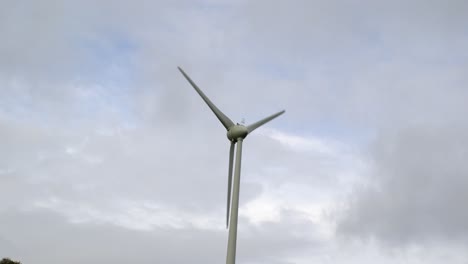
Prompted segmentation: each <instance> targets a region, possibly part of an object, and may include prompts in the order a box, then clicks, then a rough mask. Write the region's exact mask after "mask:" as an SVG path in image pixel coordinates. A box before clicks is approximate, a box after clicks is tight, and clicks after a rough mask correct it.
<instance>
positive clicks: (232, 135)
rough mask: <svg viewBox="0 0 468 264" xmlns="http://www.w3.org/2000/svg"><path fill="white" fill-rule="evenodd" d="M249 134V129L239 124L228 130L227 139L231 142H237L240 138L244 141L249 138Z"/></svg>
mask: <svg viewBox="0 0 468 264" xmlns="http://www.w3.org/2000/svg"><path fill="white" fill-rule="evenodd" d="M247 134H249V130H248V129H247V127H246V126H244V125H240V124H237V125H234V126H232V127H230V128H229V129H228V131H227V138H228V139H229V140H230V141H231V142H237V140H238V139H239V138H242V139H244V138H245V137H246V136H247Z"/></svg>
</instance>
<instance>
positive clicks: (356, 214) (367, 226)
mask: <svg viewBox="0 0 468 264" xmlns="http://www.w3.org/2000/svg"><path fill="white" fill-rule="evenodd" d="M466 132H467V130H466V125H465V124H459V125H457V124H453V125H452V126H429V125H414V126H411V127H407V128H405V129H399V130H396V131H392V132H388V133H384V134H382V135H381V136H380V137H379V138H378V139H377V141H376V143H375V145H374V148H373V150H374V151H373V158H374V167H373V173H372V175H373V177H372V178H371V181H372V185H371V186H370V187H367V188H363V189H362V190H360V189H357V190H356V193H355V195H354V199H353V200H352V202H351V203H350V204H349V206H350V209H349V211H347V213H346V216H345V218H344V220H343V221H342V222H341V224H340V225H339V230H340V231H341V232H343V233H346V234H353V235H357V236H362V237H375V238H377V239H379V240H381V241H384V242H389V243H391V244H394V245H402V244H408V243H415V242H425V241H430V242H431V241H440V240H446V241H453V240H461V241H465V243H466V241H468V240H467V238H468V233H467V232H466V230H467V224H466V223H467V222H468V214H466V212H465V210H463V201H465V200H466V199H467V198H468V197H466V192H465V190H466V188H467V187H468V177H467V175H468V167H467V166H466V163H465V162H464V161H465V160H466V158H467V152H466V149H467V147H468V138H467V137H466V134H467V133H466Z"/></svg>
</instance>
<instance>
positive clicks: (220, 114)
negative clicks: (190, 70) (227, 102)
mask: <svg viewBox="0 0 468 264" xmlns="http://www.w3.org/2000/svg"><path fill="white" fill-rule="evenodd" d="M177 68H178V69H179V71H180V72H181V73H182V75H184V77H185V79H187V81H188V82H189V83H190V84H191V85H192V87H193V88H194V89H195V91H197V93H198V94H199V95H200V96H201V98H202V99H203V101H205V103H206V104H207V105H208V107H209V108H210V109H211V111H213V113H214V114H215V115H216V117H217V118H218V119H219V121H221V123H222V124H223V126H224V127H225V128H226V129H228V128H230V127H231V126H233V125H234V122H232V120H231V119H229V117H227V116H226V115H225V114H223V112H221V110H219V109H218V107H216V105H214V104H213V103H212V102H211V101H210V99H208V97H207V96H206V95H205V94H204V93H203V92H202V90H200V88H198V86H197V85H196V84H195V83H194V82H193V81H192V79H190V77H189V76H188V75H187V74H186V73H185V72H184V70H182V68H180V67H177Z"/></svg>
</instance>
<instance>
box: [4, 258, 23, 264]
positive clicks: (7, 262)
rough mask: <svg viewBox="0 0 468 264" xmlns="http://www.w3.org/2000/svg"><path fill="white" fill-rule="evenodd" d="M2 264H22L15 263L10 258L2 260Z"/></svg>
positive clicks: (19, 263)
mask: <svg viewBox="0 0 468 264" xmlns="http://www.w3.org/2000/svg"><path fill="white" fill-rule="evenodd" d="M0 264H21V262H18V261H13V260H11V259H9V258H4V259H2V260H0Z"/></svg>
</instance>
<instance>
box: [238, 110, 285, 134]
mask: <svg viewBox="0 0 468 264" xmlns="http://www.w3.org/2000/svg"><path fill="white" fill-rule="evenodd" d="M284 112H285V110H283V111H279V112H278V113H276V114H273V115H271V116H269V117H266V118H264V119H262V120H260V121H257V122H255V123H253V124H251V125H249V126H247V131H249V133H251V132H252V131H254V130H255V129H257V128H258V127H260V126H262V125H263V124H265V123H267V122H269V121H271V120H272V119H274V118H276V117H278V116H280V115H282V114H283V113H284Z"/></svg>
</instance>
